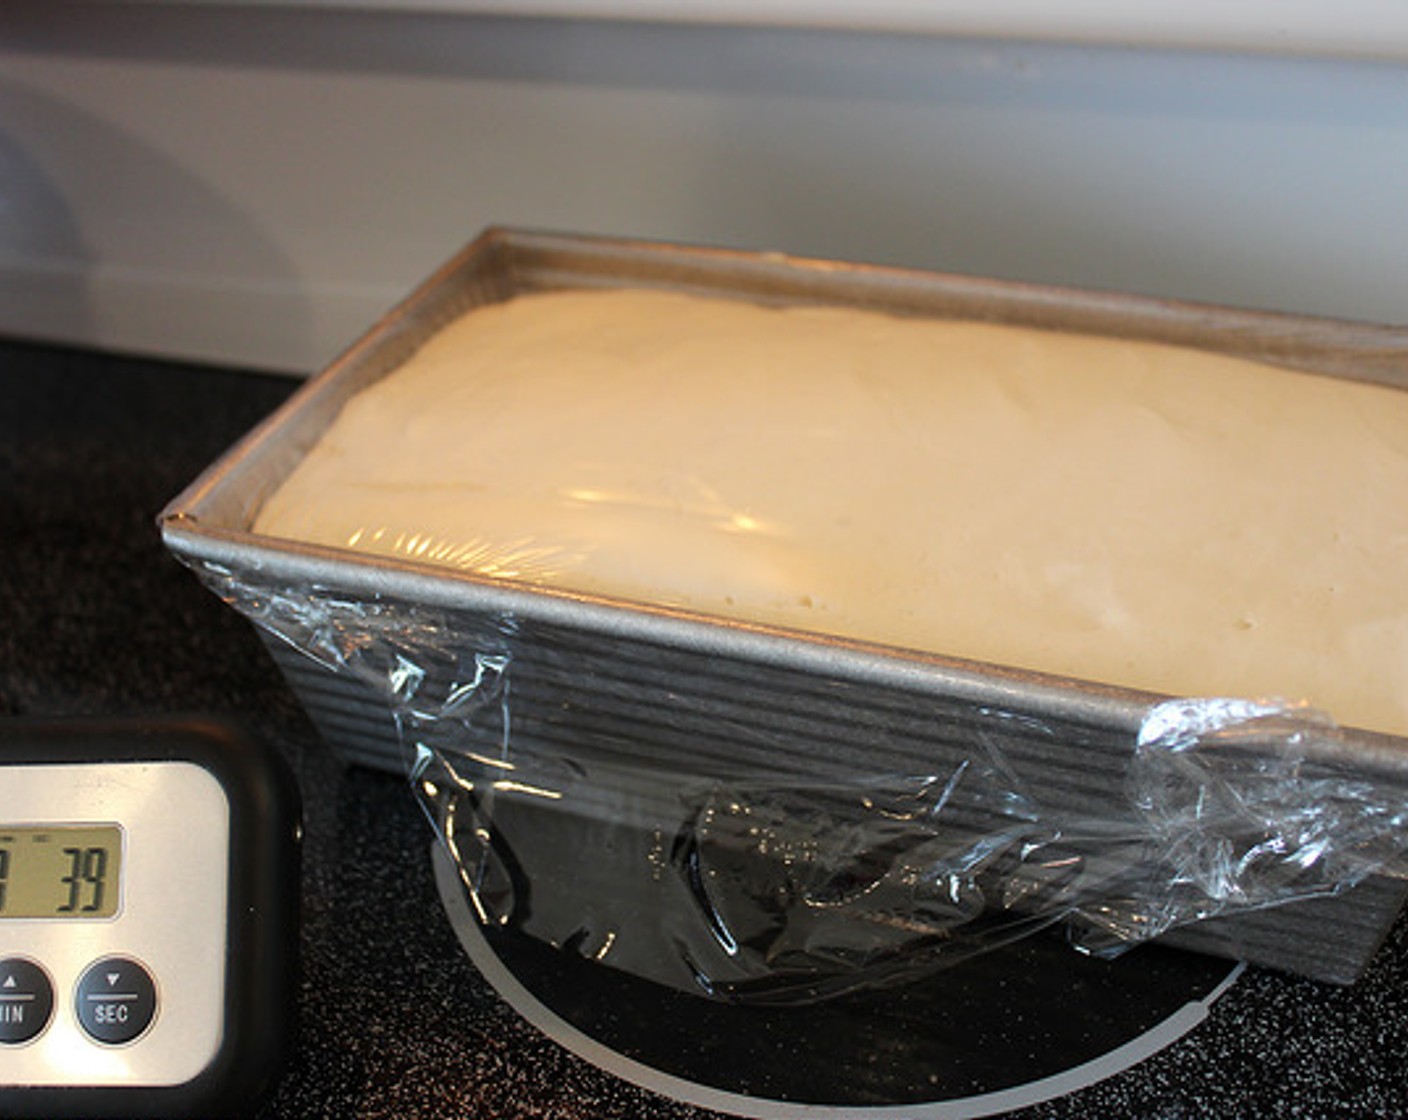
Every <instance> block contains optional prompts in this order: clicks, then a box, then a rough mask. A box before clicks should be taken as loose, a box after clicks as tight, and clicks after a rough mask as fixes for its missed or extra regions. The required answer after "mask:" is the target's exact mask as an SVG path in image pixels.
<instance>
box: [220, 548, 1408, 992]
mask: <svg viewBox="0 0 1408 1120" xmlns="http://www.w3.org/2000/svg"><path fill="white" fill-rule="evenodd" d="M199 570H200V572H201V575H202V576H203V578H204V579H205V580H206V581H207V583H209V584H210V585H211V586H212V587H213V589H214V590H216V591H217V592H218V593H219V594H220V595H221V596H222V597H224V598H225V599H226V600H227V601H229V602H230V603H232V604H233V605H234V606H235V607H237V608H238V609H239V610H240V611H242V612H243V613H244V614H246V615H247V616H248V617H249V618H251V619H252V620H253V621H254V622H255V623H256V624H257V625H258V626H260V627H261V628H263V629H264V630H265V631H266V632H267V633H268V634H270V635H271V636H273V637H275V638H277V639H279V640H282V641H284V642H287V643H289V644H290V645H291V646H292V647H294V648H295V649H297V650H298V651H300V652H301V653H302V654H304V655H306V656H307V657H310V658H312V659H314V660H315V661H316V662H318V663H319V664H320V665H322V666H323V667H324V668H326V669H328V670H330V671H332V672H334V673H337V674H339V675H340V676H343V677H347V678H352V679H354V680H356V681H357V682H359V685H360V686H364V687H365V688H367V689H370V690H371V691H372V692H374V693H375V694H376V695H378V696H379V697H381V699H382V701H383V702H384V703H385V705H386V707H387V709H388V711H390V712H391V713H392V714H393V715H394V718H395V721H396V724H397V728H398V731H399V735H400V739H401V742H402V744H403V748H404V756H405V764H406V768H407V773H408V774H409V776H410V780H411V785H412V788H413V790H414V793H415V796H416V797H417V799H418V800H419V801H420V803H421V804H422V805H423V807H424V808H425V810H426V813H427V815H428V816H429V818H430V820H431V821H432V823H433V825H434V827H435V829H436V831H437V833H438V835H439V837H440V839H441V841H442V842H443V844H444V845H445V847H446V849H447V850H448V851H449V853H450V854H451V855H452V857H453V859H454V861H455V863H456V866H457V867H458V868H459V871H460V875H461V878H462V881H463V884H464V889H465V891H466V892H467V895H468V897H469V900H470V902H471V905H472V907H473V909H474V911H475V913H476V914H477V915H478V917H479V919H480V921H481V922H483V923H485V924H486V925H492V926H512V927H516V928H521V929H522V930H523V931H524V932H526V933H528V934H530V935H532V936H534V937H537V938H539V939H541V940H543V941H545V942H548V943H550V944H552V945H555V946H557V947H559V948H561V949H563V950H565V951H568V952H572V953H576V954H579V955H581V956H583V957H587V958H590V959H594V960H598V961H601V962H603V963H605V964H607V965H610V966H613V967H616V968H620V969H623V970H626V971H628V972H631V973H633V974H635V975H638V976H642V977H645V978H648V979H652V980H655V981H658V982H661V983H665V984H669V985H671V986H674V987H676V988H680V989H683V990H688V991H694V992H697V993H700V994H703V995H706V996H709V997H712V998H716V999H723V1000H731V1001H741V1002H758V1003H778V1002H788V1003H795V1002H806V1001H810V1000H817V999H823V998H826V997H828V996H832V995H835V994H839V993H843V992H847V991H851V990H854V989H856V988H860V987H868V988H873V987H884V986H887V985H894V984H901V983H905V982H907V981H909V980H911V979H913V978H914V977H916V976H919V975H922V974H924V973H927V972H930V971H932V970H935V969H941V968H944V967H948V966H950V965H952V964H955V963H958V962H961V961H963V960H965V959H967V958H969V957H971V956H972V955H973V954H975V953H981V952H984V951H986V950H988V949H991V948H993V947H995V946H998V945H1002V944H1005V943H1009V942H1011V941H1013V940H1015V939H1018V938H1022V937H1027V936H1031V935H1033V934H1036V933H1039V932H1045V933H1046V934H1047V935H1060V936H1065V937H1067V938H1069V940H1070V941H1071V942H1072V944H1073V946H1074V947H1075V948H1076V949H1077V950H1079V951H1083V952H1088V953H1096V954H1115V953H1118V952H1122V951H1123V950H1125V949H1127V948H1129V947H1130V946H1133V945H1137V944H1140V943H1142V942H1145V941H1147V940H1149V939H1151V938H1154V937H1157V936H1159V935H1160V934H1163V933H1166V932H1167V931H1169V930H1172V929H1174V928H1176V927H1179V926H1181V925H1185V924H1187V923H1191V922H1196V921H1200V920H1203V919H1206V918H1210V917H1215V916H1219V915H1227V914H1233V913H1239V912H1244V911H1247V910H1253V909H1261V908H1267V907H1274V906H1277V905H1281V904H1284V903H1287V902H1292V901H1297V900H1303V899H1307V898H1312V897H1317V896H1325V895H1333V894H1338V893H1340V892H1343V891H1345V890H1347V889H1348V888H1350V887H1352V886H1354V885H1356V884H1358V883H1360V882H1362V881H1363V880H1364V879H1365V878H1366V877H1369V876H1388V877H1394V878H1402V877H1405V868H1408V863H1405V851H1404V849H1405V845H1406V844H1408V828H1405V825H1406V824H1408V801H1405V797H1404V787H1403V785H1402V784H1401V778H1399V779H1395V778H1394V777H1393V774H1392V772H1391V771H1389V770H1385V771H1384V773H1383V775H1381V776H1379V777H1376V776H1375V775H1374V771H1373V768H1372V767H1366V765H1365V760H1364V759H1363V758H1362V757H1359V756H1356V755H1355V754H1354V753H1353V752H1346V751H1345V749H1344V741H1343V735H1342V732H1341V731H1340V729H1339V728H1338V727H1337V726H1336V725H1335V723H1334V722H1333V721H1332V720H1331V719H1330V718H1328V717H1327V716H1325V715H1323V714H1321V713H1318V712H1315V711H1311V710H1308V709H1305V708H1303V707H1300V706H1297V705H1294V704H1288V703H1279V702H1260V701H1251V700H1239V699H1222V698H1212V699H1196V698H1195V699H1182V700H1175V701H1169V702H1163V703H1156V704H1153V705H1151V706H1150V707H1149V708H1148V709H1147V711H1146V712H1145V713H1144V716H1143V718H1142V720H1141V721H1140V722H1139V726H1138V727H1137V730H1136V731H1135V732H1134V733H1132V734H1130V735H1128V736H1127V739H1126V740H1125V742H1124V747H1123V748H1120V750H1119V752H1118V753H1117V754H1116V756H1115V763H1114V765H1115V768H1116V769H1117V771H1118V774H1117V779H1116V782H1115V785H1114V786H1113V787H1111V788H1112V789H1113V790H1114V791H1115V793H1114V794H1113V795H1106V794H1100V793H1097V794H1093V795H1091V796H1087V797H1080V796H1072V795H1068V794H1062V793H1061V792H1060V791H1059V790H1054V789H1047V788H1042V787H1041V786H1040V785H1038V784H1037V783H1034V781H1033V780H1032V778H1031V777H1030V773H1029V769H1030V768H1029V765H1028V763H1026V762H1025V761H1024V759H1023V758H1022V757H1019V756H1020V754H1021V752H1020V751H1017V750H1015V749H1014V748H1013V747H1012V746H1010V744H1014V743H1019V742H1021V741H1025V740H1018V739H1014V738H1013V735H1014V728H1016V729H1017V730H1019V731H1020V732H1021V734H1022V735H1025V736H1028V737H1031V736H1033V735H1035V736H1037V737H1038V738H1041V737H1043V736H1044V737H1045V738H1044V739H1042V741H1051V742H1055V741H1056V740H1057V739H1058V738H1059V736H1060V735H1062V734H1064V732H1062V730H1061V729H1060V728H1055V727H1047V726H1041V725H1040V721H1039V720H1037V719H1036V718H1034V717H1033V716H1032V714H1031V713H1030V712H1028V711H1025V710H1019V709H1018V708H1016V707H1012V708H1001V707H995V706H992V705H990V704H982V703H975V702H967V701H965V702H964V703H963V705H962V706H961V708H958V707H952V706H950V707H948V708H940V707H936V708H935V711H934V712H933V714H932V717H931V716H930V715H929V713H926V712H924V711H922V710H921V711H918V712H917V713H915V715H914V718H916V719H919V720H921V721H923V720H925V719H928V718H933V719H935V720H939V719H944V720H956V721H961V722H962V724H963V727H964V729H965V730H964V734H963V736H962V743H963V744H964V745H963V746H962V747H961V748H955V749H951V750H945V751H942V752H938V751H936V752H934V754H933V756H932V757H927V758H924V759H923V760H922V762H923V763H924V764H923V765H921V764H920V760H916V759H915V758H914V757H910V758H909V760H908V763H909V764H908V765H906V766H904V767H903V768H896V767H895V766H894V765H890V764H886V765H884V766H877V767H875V768H873V769H869V768H867V766H866V765H865V764H864V763H862V762H860V761H858V760H861V759H866V758H892V757H894V756H893V755H887V754H886V753H885V751H883V750H881V749H878V748H877V747H876V746H875V745H874V744H857V746H858V747H863V749H858V750H856V751H851V752H847V751H846V750H844V749H841V750H838V749H837V748H836V746H835V743H833V742H826V743H822V742H820V741H818V742H816V743H812V742H810V741H809V740H808V739H807V735H808V734H813V733H814V732H813V731H809V730H808V727H807V725H805V724H804V723H803V722H802V721H800V720H797V721H793V722H794V723H795V724H796V726H795V727H792V725H790V724H789V725H787V726H786V727H783V726H782V725H780V724H779V723H778V722H777V721H776V720H773V721H764V720H759V721H757V723H750V722H748V721H746V720H744V719H743V718H741V717H740V716H739V714H738V713H739V712H740V711H744V712H746V710H747V705H746V704H743V705H742V706H741V707H733V708H722V707H720V706H719V705H718V704H716V703H715V702H714V701H712V700H709V699H707V698H705V699H701V698H700V697H699V696H697V695H695V694H692V693H690V692H689V690H688V689H687V688H685V687H682V686H681V685H679V683H678V681H676V680H672V679H670V678H665V679H663V680H651V679H650V678H649V675H648V674H646V675H645V676H644V677H640V676H639V674H635V673H634V672H633V671H631V670H630V667H627V671H625V672H624V673H623V674H621V675H618V676H613V674H612V673H611V672H610V671H609V670H610V668H611V666H610V665H607V666H605V667H604V668H603V667H602V666H601V665H600V664H597V665H588V664H586V663H584V662H583V661H582V659H581V657H580V654H579V651H577V650H575V649H574V648H573V646H572V643H571V642H570V641H569V640H567V639H566V638H563V637H560V636H559V637H553V636H552V635H551V634H547V635H545V634H544V632H542V631H541V629H540V628H535V627H534V626H532V625H529V626H527V627H525V625H524V624H523V623H522V622H521V621H520V620H518V619H515V618H514V617H512V616H507V615H484V616H477V617H476V616H468V617H467V616H465V615H464V614H463V613H457V612H449V611H445V610H441V609H437V608H435V607H432V606H428V605H412V604H407V603H404V602H392V601H385V600H381V599H378V598H376V597H369V598H359V597H356V596H346V595H338V594H335V593H332V592H320V591H318V590H317V589H316V588H313V589H309V588H300V589H288V588H284V589H271V588H269V587H267V586H259V585H258V581H255V582H251V581H250V579H249V578H248V577H247V576H245V577H241V576H237V575H235V574H233V573H232V572H230V571H228V570H226V569H223V568H221V567H220V566H218V565H215V564H211V563H205V564H202V565H200V566H199ZM554 674H555V675H556V676H555V677H554V676H553V675H554ZM548 677H553V679H560V680H566V681H568V682H569V684H570V686H571V687H570V688H569V689H567V690H566V691H562V692H559V693H548V692H545V691H544V686H543V684H542V681H543V680H544V679H547V678H548ZM623 682H624V683H623ZM738 687H739V688H740V689H742V688H744V687H745V685H743V684H740V685H739V686H738ZM818 687H819V688H823V689H829V690H831V691H833V692H834V693H835V694H836V695H837V696H839V697H840V699H841V702H844V701H845V698H846V695H847V690H848V689H850V688H852V687H853V685H852V684H851V683H850V682H846V681H839V680H838V681H827V682H819V684H818ZM606 693H611V694H612V696H611V697H609V698H608V699H609V700H610V703H609V704H607V705H606V706H599V705H598V704H597V703H596V702H597V701H599V700H601V698H602V696H603V695H604V694H606ZM820 694H821V693H819V695H820ZM623 697H624V699H623ZM622 705H626V706H625V707H623V706H622ZM838 710H839V709H838ZM604 712H606V713H616V714H615V715H612V716H611V718H607V716H604V715H603V713H604ZM620 712H628V715H626V716H620V715H619V713H620ZM721 712H728V713H732V714H727V715H721V714H720V713H721ZM829 726H830V725H829V724H828V727H829ZM789 728H790V729H789ZM701 729H707V735H706V734H704V732H703V731H701ZM846 733H847V731H846V729H845V728H842V729H841V731H840V732H838V733H837V734H839V735H840V736H841V737H842V738H844V737H845V735H846ZM828 734H831V732H830V731H828ZM856 734H857V735H859V734H860V732H856ZM705 738H711V739H717V741H718V742H721V743H723V744H724V748H723V749H722V750H721V751H719V752H714V751H712V750H709V749H705V744H704V743H703V739H705ZM642 744H644V747H643V746H642ZM844 745H845V744H844V743H843V744H842V746H843V747H844ZM1100 765H1101V767H1103V768H1104V769H1106V770H1108V769H1109V768H1110V766H1111V763H1110V761H1109V759H1108V758H1106V759H1105V760H1104V761H1103V762H1102V763H1101V764H1100ZM1091 772H1092V775H1094V773H1095V767H1092V771H1091ZM1091 780H1092V784H1093V783H1094V781H1095V779H1094V777H1093V776H1092V779H1091Z"/></svg>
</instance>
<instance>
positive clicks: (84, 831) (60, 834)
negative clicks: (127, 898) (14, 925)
mask: <svg viewBox="0 0 1408 1120" xmlns="http://www.w3.org/2000/svg"><path fill="white" fill-rule="evenodd" d="M121 872H122V829H121V828H120V827H118V826H117V825H115V824H109V825H84V826H81V827H72V826H68V825H62V826H57V825H56V826H46V825H38V826H29V825H26V826H24V827H12V826H10V825H5V824H0V920H3V919H5V918H111V917H112V916H113V915H114V914H116V913H117V907H118V900H119V897H120V895H121Z"/></svg>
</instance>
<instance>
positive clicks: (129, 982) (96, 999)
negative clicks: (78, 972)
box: [74, 957, 156, 1046]
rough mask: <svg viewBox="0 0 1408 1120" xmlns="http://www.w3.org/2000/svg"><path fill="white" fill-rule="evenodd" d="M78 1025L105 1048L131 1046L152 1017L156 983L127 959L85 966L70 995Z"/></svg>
mask: <svg viewBox="0 0 1408 1120" xmlns="http://www.w3.org/2000/svg"><path fill="white" fill-rule="evenodd" d="M74 1011H75V1012H76V1013H77V1015H78V1022H79V1024H80V1025H81V1026H82V1027H83V1029H84V1030H85V1031H87V1032H88V1034H89V1035H90V1036H92V1038H94V1039H95V1040H96V1041H98V1042H105V1043H107V1044H108V1045H109V1046H121V1045H122V1044H123V1043H124V1042H131V1041H132V1040H133V1039H134V1038H136V1037H137V1036H138V1035H140V1034H141V1033H142V1032H143V1031H145V1030H146V1029H147V1027H149V1026H151V1022H152V1019H153V1018H155V1017H156V983H155V982H154V981H153V980H152V976H151V973H149V972H148V971H147V970H146V969H145V968H143V967H142V966H141V965H140V964H138V963H137V962H136V961H134V960H130V959H128V958H127V957H105V958H104V959H103V960H100V961H98V962H96V963H95V964H92V965H89V966H88V970H87V971H86V972H85V973H84V974H83V977H82V979H80V980H79V981H78V990H77V991H76V992H75V993H74Z"/></svg>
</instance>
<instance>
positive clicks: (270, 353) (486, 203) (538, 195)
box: [0, 0, 1408, 372]
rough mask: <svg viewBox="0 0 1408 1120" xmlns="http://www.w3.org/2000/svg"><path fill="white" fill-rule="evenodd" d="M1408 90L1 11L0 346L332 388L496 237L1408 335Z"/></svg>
mask: <svg viewBox="0 0 1408 1120" xmlns="http://www.w3.org/2000/svg"><path fill="white" fill-rule="evenodd" d="M1405 199H1408V67H1405V66H1403V65H1401V64H1399V63H1394V62H1391V61H1374V60H1368V59H1362V58H1359V59H1350V58H1344V59H1339V58H1334V57H1325V56H1320V57H1310V56H1304V57H1294V58H1279V57H1275V56H1272V55H1267V54H1248V55H1237V54H1230V53H1229V54H1214V53H1193V52H1186V51H1167V52H1160V51H1155V50H1144V49H1134V48H1121V47H1112V46H1100V47H1087V46H1079V45H1063V44H1058V43H1051V42H1047V43H1043V44H1037V43H1020V42H1002V41H999V40H981V39H971V40H963V39H946V38H942V37H937V36H924V35H909V36H904V35H891V34H883V33H868V32H855V31H852V32H838V31H832V30H808V29H805V28H796V27H793V28H759V27H753V28H741V27H738V28H734V27H728V26H689V25H680V24H671V25H664V24H661V25H652V24H648V23H635V22H626V21H615V22H594V21H587V20H564V19H543V20H528V19H512V18H506V17H498V16H474V15H459V14H443V13H441V14H436V13H433V12H423V13H419V14H417V13H409V12H399V13H396V12H371V11H358V10H332V9H328V8H313V9H308V8H303V9H296V8H282V7H276V6H263V7H259V6H256V7H225V6H220V5H211V6H205V5H198V6H184V7H183V6H163V5H160V4H153V5H135V6H130V5H116V6H114V5H104V4H95V5H91V6H89V5H83V4H77V3H64V4H57V3H52V2H48V0H8V2H7V3H6V4H5V5H3V6H0V333H8V334H13V335H20V336H27V337H38V338H48V339H58V340H62V341H67V342H76V343H81V344H93V345H99V346H105V347H112V348H117V349H124V350H134V351H143V352H153V353H159V354H168V355H173V356H181V357H194V358H201V359H211V360H215V361H220V362H233V363H239V364H244V365H252V366H258V367H264V368H271V369H284V370H290V371H294V372H306V371H308V370H311V369H313V368H315V367H316V366H317V365H318V364H319V363H321V362H323V361H325V360H326V359H327V358H328V357H329V356H331V355H332V354H333V353H334V352H335V351H336V350H337V349H338V348H339V347H340V346H342V345H343V344H345V343H346V342H347V341H350V339H351V338H352V337H353V336H354V335H355V334H356V333H357V332H358V331H359V330H360V329H361V328H362V327H363V326H365V325H366V324H368V323H369V322H370V321H371V319H372V318H373V317H374V316H375V315H376V314H377V313H378V312H380V311H381V310H383V309H385V307H387V306H388V305H389V304H390V303H391V302H393V301H394V300H395V299H396V298H397V297H398V296H399V295H400V294H401V293H402V292H404V291H405V289H406V288H408V287H409V286H410V285H411V284H412V283H413V282H415V281H416V280H418V279H420V278H421V277H422V276H423V275H424V274H426V273H427V272H429V271H430V269H431V268H433V267H434V266H435V265H436V264H438V263H439V262H440V261H441V260H442V259H443V258H445V257H446V256H448V255H449V254H450V252H451V251H453V250H454V249H455V248H457V247H458V246H459V245H460V244H462V243H463V242H464V241H466V240H468V239H469V238H470V237H471V236H472V235H473V234H475V233H476V232H477V231H478V230H480V229H481V228H483V227H484V226H486V225H490V224H507V225H520V226H532V227H545V228H554V229H564V230H572V231H578V232H588V233H607V234H626V235H634V236H647V237H662V238H670V239H680V240H687V241H695V242H705V243H711V244H720V245H735V246H742V247H748V248H767V249H781V250H785V251H790V252H796V253H804V254H817V255H832V256H842V257H850V258H857V259H864V260H871V261H881V262H890V263H900V264H912V265H921V266H932V267H939V268H945V269H952V270H958V271H969V272H977V273H984V274H989V275H997V276H1005V277H1018V278H1024V279H1034V280H1042V281H1055V282H1061V283H1074V284H1081V285H1090V286H1098V287H1112V288H1122V289H1130V290H1135V291H1140V292H1146V293H1151V294H1163V295H1174V296H1183V297H1189V298H1197V299H1210V300H1218V301H1224V302H1230V303H1235V304H1242V305H1248V306H1258V307H1270V308H1278V309H1284V310H1292V311H1306V312H1312V313H1321V314H1331V315H1345V316H1350V317H1357V318H1367V319H1380V320H1392V321H1399V322H1402V321H1405V320H1408V311H1405V306H1408V305H1406V304H1405V292H1408V221H1405V219H1404V216H1403V211H1404V200H1405Z"/></svg>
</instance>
